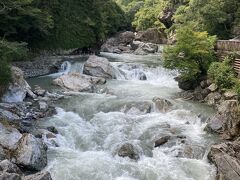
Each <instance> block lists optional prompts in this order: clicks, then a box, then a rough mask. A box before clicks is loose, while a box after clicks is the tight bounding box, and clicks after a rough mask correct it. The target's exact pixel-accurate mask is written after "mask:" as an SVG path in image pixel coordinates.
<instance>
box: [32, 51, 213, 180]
mask: <svg viewBox="0 0 240 180" xmlns="http://www.w3.org/2000/svg"><path fill="white" fill-rule="evenodd" d="M101 55H102V56H105V57H108V58H109V59H110V60H111V63H112V65H113V66H114V67H115V68H116V71H117V73H118V74H119V72H120V74H119V76H117V77H118V78H117V80H109V81H108V82H107V84H106V85H103V86H102V87H100V88H108V89H109V91H110V92H111V93H104V94H97V93H80V94H79V95H78V96H74V97H70V98H67V99H64V100H62V101H60V102H59V104H58V105H57V106H58V108H57V114H56V115H55V116H54V117H51V118H49V119H46V120H45V121H41V122H40V123H39V124H38V125H39V126H40V127H47V126H50V125H53V126H55V127H56V128H57V129H58V131H59V134H58V135H57V138H56V139H50V140H49V139H45V141H46V143H48V145H49V150H48V158H49V159H48V167H47V170H48V171H50V172H51V175H52V177H53V179H54V180H214V179H215V175H216V170H215V167H214V165H212V164H210V163H209V162H208V160H207V157H206V154H207V151H208V147H209V146H210V145H211V144H212V143H213V142H214V140H213V137H211V136H210V135H208V134H207V133H206V132H204V126H205V120H206V118H207V117H209V116H211V115H212V113H213V110H212V109H211V108H209V107H207V106H205V105H202V104H197V103H194V102H186V101H184V100H182V99H178V98H176V96H175V95H176V93H177V92H180V89H179V88H178V86H177V83H176V81H175V80H174V77H175V76H177V72H174V71H169V70H166V69H164V68H163V67H162V65H161V58H160V57H159V56H158V55H152V56H136V55H129V54H124V55H116V54H106V53H103V54H101ZM83 63H84V62H80V61H77V62H71V64H68V63H65V65H66V66H65V67H64V68H63V72H60V73H66V71H68V72H79V73H82V67H83V66H82V65H83ZM133 66H134V68H132V67H133ZM121 72H124V74H125V75H124V76H122V75H121ZM142 72H143V73H144V74H145V75H146V80H139V76H141V73H142ZM36 81H44V78H42V79H38V80H36ZM49 86H50V85H49ZM48 88H49V87H48ZM154 97H160V98H164V99H167V100H169V101H171V102H172V103H173V104H174V108H173V110H171V111H169V112H166V113H161V112H158V111H155V110H154V108H153V110H152V112H151V113H149V114H143V115H138V114H125V113H123V112H121V111H120V109H121V107H122V106H124V104H126V103H129V102H145V101H147V102H152V99H153V98H154ZM199 114H201V116H200V115H199ZM169 127H170V128H169ZM166 135H169V136H172V137H177V136H178V137H180V136H181V137H185V138H186V143H185V144H184V143H183V142H182V140H178V139H176V140H173V141H171V142H170V144H168V145H163V146H160V147H156V148H154V141H155V140H157V139H159V138H160V137H162V136H166ZM53 141H54V144H55V145H57V147H55V146H53V145H52V144H53ZM126 142H127V143H131V144H133V145H134V147H135V148H136V149H137V152H138V153H139V156H140V159H139V160H138V161H136V160H132V159H129V158H122V157H119V156H118V155H117V150H118V148H119V147H120V146H121V145H122V144H124V143H126ZM186 144H187V145H188V146H191V147H192V149H194V148H196V149H197V151H196V152H195V151H194V153H195V155H196V157H184V156H180V154H181V152H183V151H184V148H185V147H186ZM198 150H199V151H198ZM194 153H193V154H194ZM199 157H200V158H199Z"/></svg>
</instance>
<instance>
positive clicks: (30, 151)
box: [13, 134, 47, 170]
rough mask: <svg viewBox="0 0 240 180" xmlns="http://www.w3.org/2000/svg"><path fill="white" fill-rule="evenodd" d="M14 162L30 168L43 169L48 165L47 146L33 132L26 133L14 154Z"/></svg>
mask: <svg viewBox="0 0 240 180" xmlns="http://www.w3.org/2000/svg"><path fill="white" fill-rule="evenodd" d="M13 160H14V162H15V163H16V164H17V165H19V166H22V167H24V168H26V169H29V170H42V169H43V168H44V167H46V165H47V146H46V145H45V144H44V143H43V142H42V140H40V139H37V138H35V137H34V136H33V135H31V134H24V135H23V137H22V138H21V139H20V141H19V143H18V146H17V148H16V150H15V151H14V155H13Z"/></svg>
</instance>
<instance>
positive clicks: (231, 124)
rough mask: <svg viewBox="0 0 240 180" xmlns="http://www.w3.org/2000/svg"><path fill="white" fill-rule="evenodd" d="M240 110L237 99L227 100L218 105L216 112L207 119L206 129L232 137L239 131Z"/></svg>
mask: <svg viewBox="0 0 240 180" xmlns="http://www.w3.org/2000/svg"><path fill="white" fill-rule="evenodd" d="M239 126H240V110H239V104H238V101H237V100H227V101H224V102H223V103H221V105H220V106H219V107H218V112H217V114H216V115H215V116H214V117H212V118H210V119H209V120H208V124H207V127H206V130H208V131H211V132H215V133H219V134H222V135H224V136H225V138H227V137H228V138H233V137H236V136H238V135H239V133H240V129H239Z"/></svg>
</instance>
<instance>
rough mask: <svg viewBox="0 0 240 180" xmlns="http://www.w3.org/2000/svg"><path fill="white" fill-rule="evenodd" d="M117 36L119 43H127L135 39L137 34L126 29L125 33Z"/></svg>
mask: <svg viewBox="0 0 240 180" xmlns="http://www.w3.org/2000/svg"><path fill="white" fill-rule="evenodd" d="M117 38H118V43H119V44H125V45H127V44H130V43H131V42H132V41H133V40H134V38H135V34H134V33H133V32H131V31H125V32H123V33H120V34H119V35H118V37H117Z"/></svg>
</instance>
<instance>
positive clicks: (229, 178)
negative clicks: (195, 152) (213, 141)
mask: <svg viewBox="0 0 240 180" xmlns="http://www.w3.org/2000/svg"><path fill="white" fill-rule="evenodd" d="M208 158H209V159H210V160H211V161H212V162H213V163H214V164H215V165H216V167H217V173H218V175H217V177H218V178H220V179H221V180H239V179H240V160H239V159H240V142H239V141H234V142H226V143H222V144H219V145H213V146H212V147H211V149H210V152H209V154H208Z"/></svg>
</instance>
